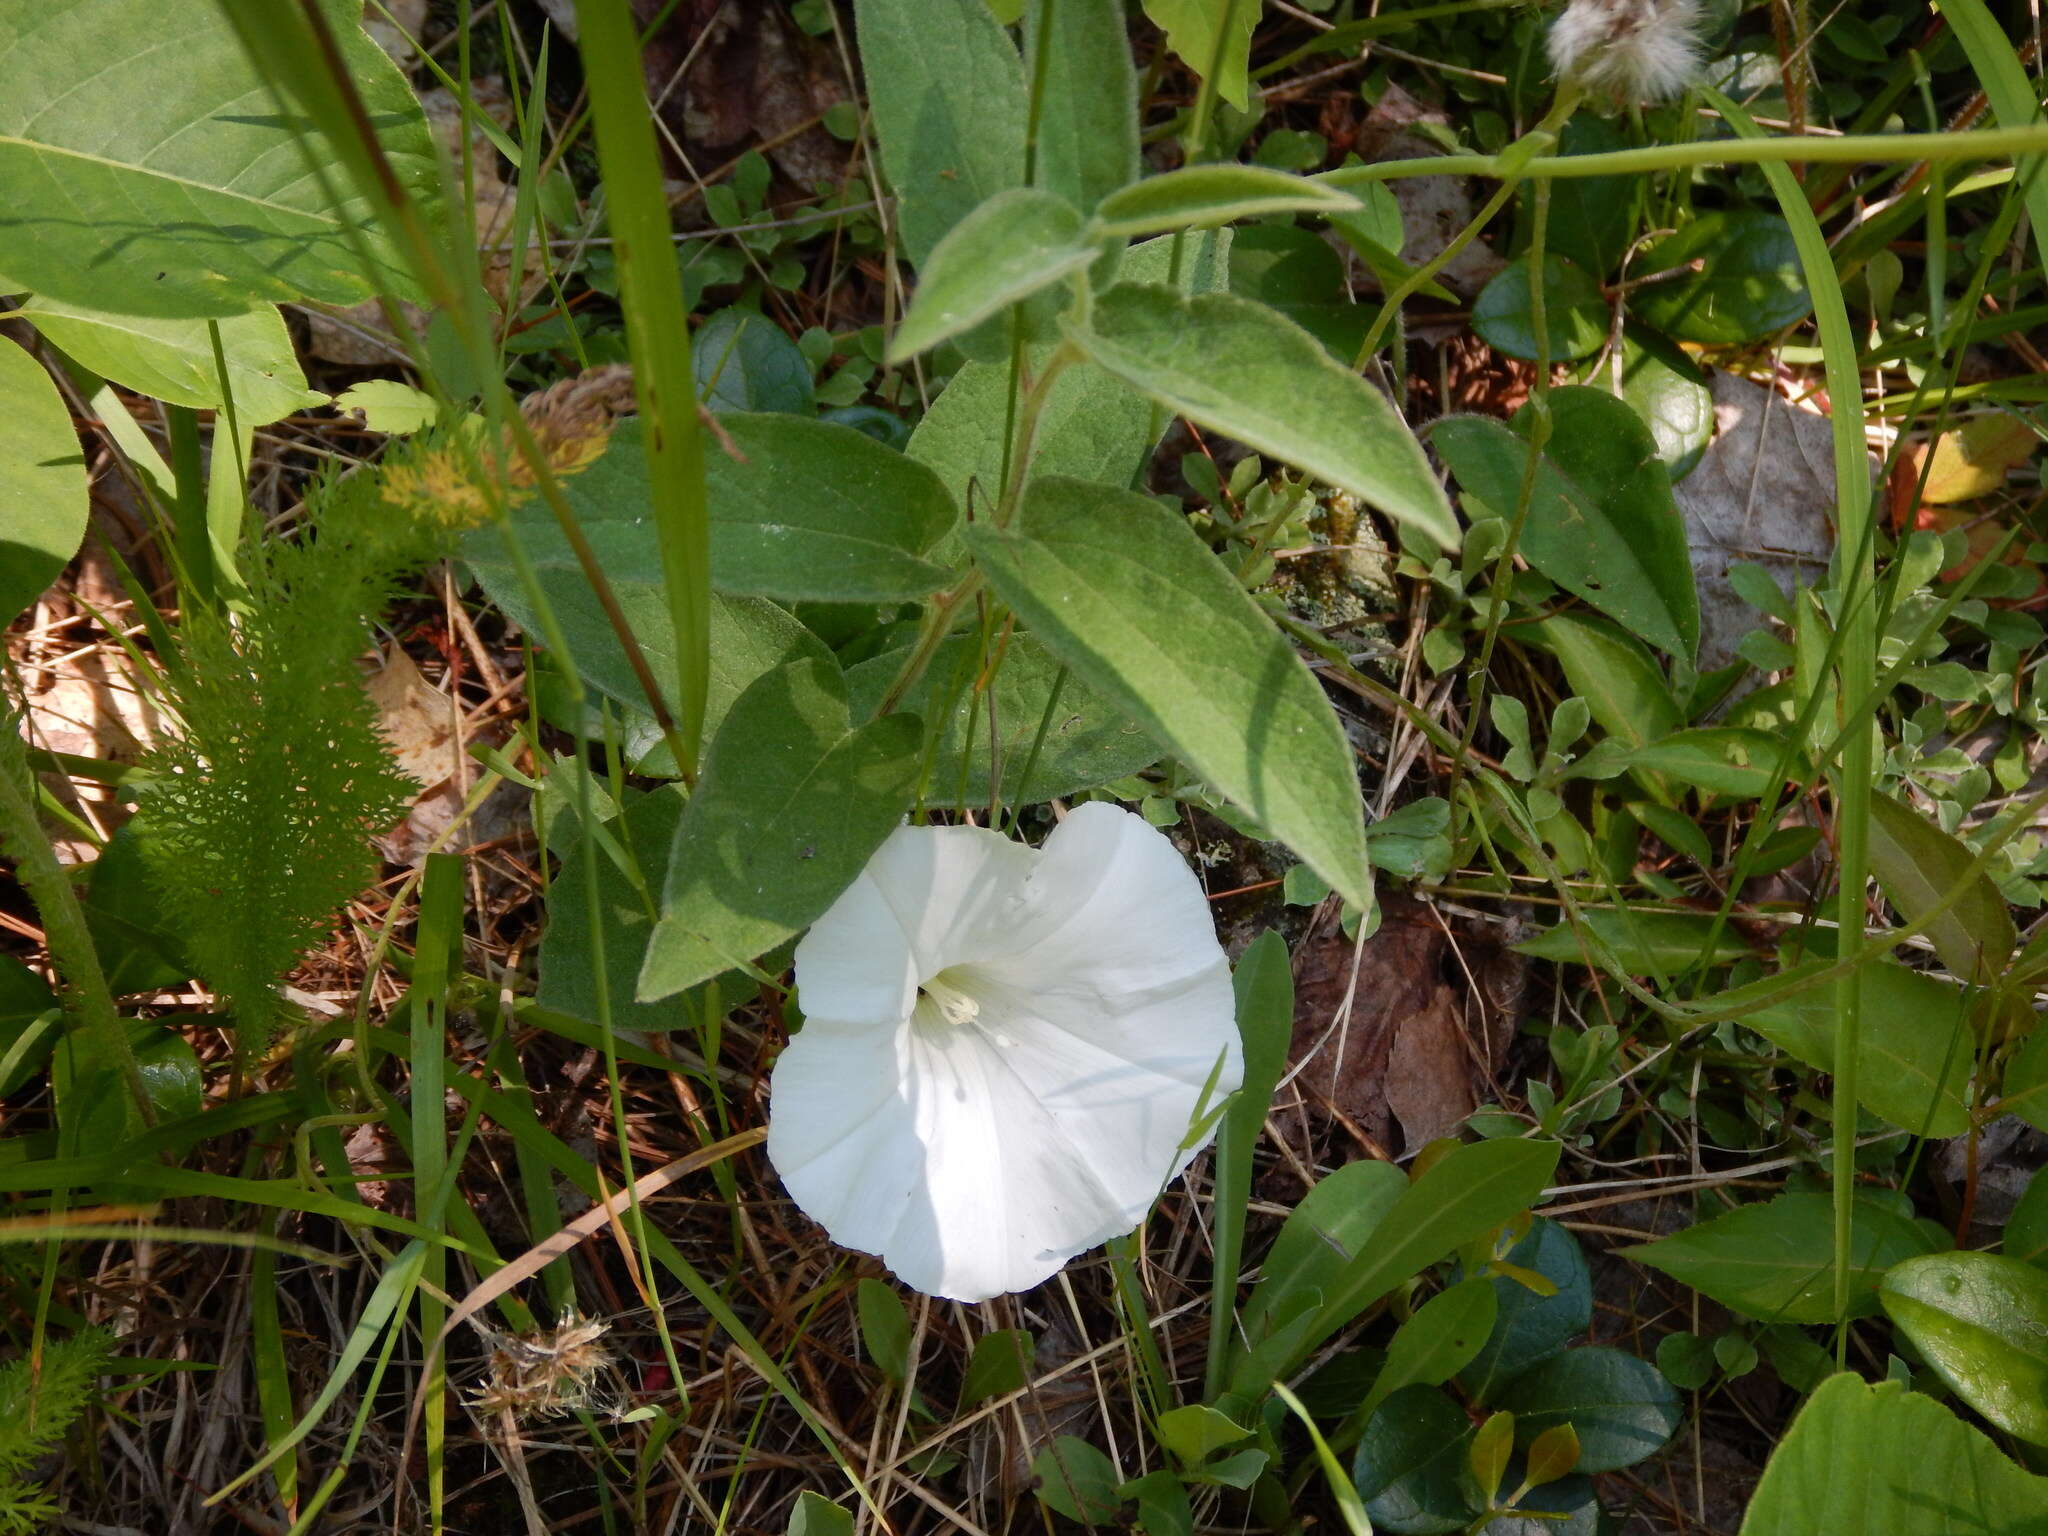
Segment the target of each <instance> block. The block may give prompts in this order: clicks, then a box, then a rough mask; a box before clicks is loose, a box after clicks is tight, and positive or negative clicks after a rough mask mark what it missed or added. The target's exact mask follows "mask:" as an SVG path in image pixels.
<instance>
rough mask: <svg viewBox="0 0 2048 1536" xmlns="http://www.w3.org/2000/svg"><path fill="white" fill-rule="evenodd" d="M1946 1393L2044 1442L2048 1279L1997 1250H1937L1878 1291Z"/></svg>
mask: <svg viewBox="0 0 2048 1536" xmlns="http://www.w3.org/2000/svg"><path fill="white" fill-rule="evenodd" d="M1878 1299H1879V1300H1880V1301H1881V1302H1882V1303H1883V1304H1884V1309H1885V1311H1886V1313H1888V1314H1889V1315H1890V1317H1891V1320H1892V1321H1893V1322H1894V1323H1896V1324H1898V1326H1899V1329H1900V1331H1901V1332H1903V1333H1904V1334H1905V1335H1906V1337H1907V1338H1909V1339H1911V1340H1912V1341H1913V1345H1914V1347H1915V1348H1917V1349H1918V1350H1919V1351H1920V1353H1921V1354H1922V1355H1924V1356H1926V1358H1927V1363H1928V1364H1929V1365H1931V1366H1932V1367H1933V1368H1934V1373H1935V1374H1936V1375H1937V1376H1939V1377H1940V1378H1941V1379H1942V1380H1943V1381H1944V1382H1945V1383H1947V1385H1948V1387H1949V1390H1950V1391H1952V1392H1954V1393H1955V1394H1956V1396H1958V1397H1960V1398H1961V1399H1962V1400H1963V1401H1964V1402H1966V1403H1968V1404H1969V1405H1970V1406H1971V1407H1972V1408H1974V1409H1976V1410H1977V1412H1979V1413H1981V1414H1983V1415H1984V1417H1985V1418H1987V1419H1989V1420H1990V1421H1991V1422H1992V1423H1993V1424H1996V1425H1997V1426H1998V1427H1999V1428H2000V1429H2002V1430H2004V1431H2005V1432H2006V1433H2007V1434H2010V1435H2016V1436H2018V1437H2019V1438H2020V1439H2022V1440H2025V1441H2028V1442H2029V1443H2031V1444H2034V1445H2048V1274H2044V1273H2043V1272H2042V1271H2041V1270H2039V1269H2036V1268H2035V1267H2034V1266H2033V1265H2031V1264H2026V1263H2022V1262H2021V1261H2020V1260H2019V1259H2016V1258H2008V1257H2006V1256H2005V1255H2003V1254H1996V1253H1934V1254H1928V1255H1926V1256H1924V1257H1922V1258H1917V1259H1907V1260H1906V1261H1905V1262H1903V1263H1901V1264H1898V1265H1895V1266H1894V1267H1893V1268H1892V1269H1891V1271H1890V1272H1889V1273H1887V1274H1886V1275H1885V1277H1884V1283H1883V1284H1882V1285H1881V1286H1880V1287H1879V1288H1878Z"/></svg>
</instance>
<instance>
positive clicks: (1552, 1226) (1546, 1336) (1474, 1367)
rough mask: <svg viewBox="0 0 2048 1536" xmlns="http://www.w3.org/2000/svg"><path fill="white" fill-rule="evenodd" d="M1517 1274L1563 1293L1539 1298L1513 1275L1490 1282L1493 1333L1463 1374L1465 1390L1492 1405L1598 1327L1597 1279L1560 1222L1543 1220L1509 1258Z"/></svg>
mask: <svg viewBox="0 0 2048 1536" xmlns="http://www.w3.org/2000/svg"><path fill="white" fill-rule="evenodd" d="M1505 1257H1506V1259H1507V1262H1508V1263H1510V1264H1513V1265H1515V1266H1516V1267H1517V1268H1520V1269H1525V1270H1530V1271H1533V1272H1534V1273H1536V1274H1539V1275H1541V1276H1542V1277H1543V1278H1544V1279H1546V1280H1548V1281H1549V1282H1550V1283H1551V1284H1552V1285H1554V1286H1556V1287H1557V1290H1556V1291H1555V1293H1554V1294H1552V1295H1549V1296H1539V1295H1537V1294H1536V1292H1534V1291H1532V1290H1530V1289H1529V1287H1528V1286H1526V1285H1523V1284H1522V1283H1521V1282H1520V1281H1518V1280H1516V1279H1514V1278H1513V1277H1512V1276H1509V1275H1493V1276H1489V1277H1487V1280H1486V1283H1487V1284H1488V1285H1489V1286H1491V1287H1492V1288H1493V1294H1494V1297H1495V1300H1496V1303H1497V1306H1496V1310H1495V1313H1494V1320H1493V1328H1492V1331H1491V1332H1490V1333H1488V1335H1487V1337H1486V1340H1485V1342H1484V1343H1483V1344H1481V1345H1480V1347H1479V1352H1478V1353H1477V1354H1475V1355H1474V1356H1473V1357H1472V1360H1471V1363H1470V1364H1468V1365H1466V1366H1465V1367H1463V1368H1462V1369H1461V1370H1460V1371H1459V1373H1458V1380H1459V1382H1460V1383H1461V1384H1462V1385H1463V1386H1464V1388H1465V1390H1466V1391H1468V1392H1470V1393H1471V1394H1472V1395H1473V1396H1474V1397H1476V1398H1477V1399H1478V1400H1479V1401H1480V1402H1482V1403H1485V1402H1491V1401H1492V1400H1493V1394H1494V1392H1495V1391H1496V1389H1498V1388H1499V1387H1500V1386H1502V1385H1503V1384H1505V1383H1506V1382H1509V1381H1512V1380H1513V1379H1514V1378H1515V1377H1517V1376H1519V1375H1521V1374H1522V1372H1524V1371H1526V1370H1527V1369H1529V1367H1530V1366H1532V1365H1534V1364H1536V1363H1537V1362H1538V1361H1539V1360H1547V1359H1549V1358H1550V1357H1551V1356H1552V1355H1554V1354H1556V1353H1557V1352H1558V1351H1559V1350H1561V1349H1563V1348H1564V1347H1565V1345H1566V1344H1567V1343H1568V1342H1569V1341H1570V1340H1572V1339H1574V1338H1576V1337H1577V1336H1578V1335H1579V1334H1582V1333H1584V1332H1585V1331H1586V1329H1587V1328H1588V1327H1589V1326H1590V1325H1591V1324H1592V1321H1593V1276H1592V1271H1591V1270H1590V1269H1588V1268H1587V1266H1586V1255H1585V1251H1584V1250H1583V1249H1581V1248H1580V1247H1579V1240H1578V1239H1577V1238H1575V1237H1573V1236H1572V1235H1571V1233H1570V1232H1568V1231H1567V1230H1566V1229H1565V1228H1563V1227H1561V1226H1559V1225H1558V1224H1557V1223H1556V1222H1554V1221H1547V1220H1545V1219H1544V1218H1543V1217H1540V1216H1539V1217H1537V1218H1536V1220H1535V1221H1534V1222H1532V1223H1531V1224H1530V1226H1529V1231H1528V1232H1527V1234H1526V1235H1524V1236H1523V1237H1522V1239H1521V1240H1520V1241H1519V1242H1517V1243H1516V1244H1515V1245H1514V1247H1512V1248H1510V1249H1509V1250H1508V1251H1507V1254H1506V1255H1505Z"/></svg>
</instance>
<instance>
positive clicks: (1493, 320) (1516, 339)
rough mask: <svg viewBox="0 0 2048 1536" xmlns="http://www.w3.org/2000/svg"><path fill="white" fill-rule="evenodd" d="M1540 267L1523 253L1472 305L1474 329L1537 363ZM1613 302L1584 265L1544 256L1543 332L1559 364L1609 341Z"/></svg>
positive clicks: (1510, 353)
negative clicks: (1609, 311) (1609, 310)
mask: <svg viewBox="0 0 2048 1536" xmlns="http://www.w3.org/2000/svg"><path fill="white" fill-rule="evenodd" d="M1535 271H1536V265H1535V263H1534V262H1533V261H1531V260H1530V259H1529V258H1528V257H1527V256H1517V257H1516V258H1515V259H1514V260H1513V261H1511V262H1509V263H1508V264H1507V265H1506V266H1505V267H1502V268H1501V269H1500V271H1498V272H1496V273H1495V274H1494V275H1493V277H1492V279H1491V280H1490V281H1489V282H1488V283H1487V285H1486V286H1485V287H1484V288H1483V289H1481V290H1480V292H1479V297H1478V299H1477V300H1475V301H1474V302H1473V305H1472V329H1473V330H1475V331H1477V332H1478V333H1479V336H1480V339H1481V340H1482V341H1484V342H1485V343H1486V344H1487V345H1488V346H1490V347H1493V348H1494V349H1495V350H1497V351H1501V352H1505V353H1507V355H1508V356H1509V357H1519V358H1523V359H1527V360H1531V361H1533V360H1534V359H1535V357H1536V355H1537V352H1538V348H1537V345H1536V342H1537V335H1536V294H1535V289H1536V279H1535ZM1607 331H1608V317H1607V300H1606V298H1605V297H1604V296H1603V295H1602V294H1601V292H1600V284H1599V283H1598V282H1596V281H1595V280H1594V279H1593V278H1591V277H1589V276H1588V275H1587V274H1586V271H1585V269H1584V268H1583V267H1581V266H1579V265H1578V264H1577V263H1576V262H1574V261H1572V260H1570V259H1569V258H1568V257H1564V256H1560V255H1558V254H1556V253H1555V252H1550V253H1547V254H1546V255H1545V256H1544V258H1543V334H1544V335H1545V336H1546V337H1548V338H1549V343H1550V344H1549V346H1548V347H1547V348H1545V349H1544V350H1545V351H1547V352H1548V354H1549V357H1550V360H1551V361H1552V362H1554V363H1563V362H1569V361H1571V360H1572V359H1573V358H1575V357H1585V356H1586V355H1587V354H1589V353H1591V352H1594V351H1597V350H1598V349H1599V347H1600V344H1601V343H1602V342H1604V341H1605V340H1607Z"/></svg>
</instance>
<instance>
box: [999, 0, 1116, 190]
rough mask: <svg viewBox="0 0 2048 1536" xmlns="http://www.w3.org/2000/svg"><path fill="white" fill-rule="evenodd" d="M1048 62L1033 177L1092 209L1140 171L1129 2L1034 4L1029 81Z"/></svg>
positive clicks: (1027, 31) (1027, 25)
mask: <svg viewBox="0 0 2048 1536" xmlns="http://www.w3.org/2000/svg"><path fill="white" fill-rule="evenodd" d="M1044 15H1049V16H1051V17H1052V31H1051V34H1050V35H1049V36H1048V35H1043V34H1041V33H1040V31H1039V21H1040V19H1041V17H1042V16H1044ZM1041 60H1043V63H1044V66H1045V67H1044V72H1043V79H1044V81H1045V91H1044V95H1043V97H1042V98H1041V100H1040V102H1039V109H1038V136H1037V140H1036V143H1037V158H1036V161H1035V162H1034V175H1033V181H1034V184H1035V185H1037V186H1041V187H1044V188H1045V189H1046V190H1047V191H1048V192H1055V193H1057V194H1058V195H1059V196H1061V197H1063V198H1065V199H1066V200H1067V201H1068V202H1069V203H1071V204H1072V205H1073V206H1074V207H1076V208H1078V209H1082V210H1084V211H1085V210H1087V209H1089V208H1093V207H1094V206H1095V205H1096V203H1098V202H1099V201H1101V200H1102V198H1104V197H1105V196H1107V195H1108V194H1109V193H1111V192H1114V191H1115V190H1116V189H1117V188H1118V187H1121V186H1124V185H1126V184H1127V183H1129V182H1131V181H1133V180H1135V179H1136V178H1137V175H1138V170H1139V160H1138V76H1137V71H1136V70H1135V69H1133V68H1132V67H1131V38H1130V23H1129V21H1128V19H1127V18H1126V17H1125V15H1124V7H1123V3H1122V0H1059V3H1058V4H1057V5H1055V6H1053V7H1051V8H1050V9H1047V8H1044V7H1041V6H1037V5H1033V6H1032V7H1031V8H1030V10H1029V12H1028V14H1027V15H1026V17H1025V22H1024V67H1025V70H1026V78H1027V79H1028V78H1031V77H1032V76H1033V75H1034V74H1036V73H1037V72H1038V66H1039V63H1040V61H1041Z"/></svg>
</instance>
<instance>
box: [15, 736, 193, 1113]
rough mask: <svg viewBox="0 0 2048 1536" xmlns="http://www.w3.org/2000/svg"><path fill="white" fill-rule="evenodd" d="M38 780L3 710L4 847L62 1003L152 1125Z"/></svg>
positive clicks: (125, 1036) (144, 1091)
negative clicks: (39, 814) (39, 804)
mask: <svg viewBox="0 0 2048 1536" xmlns="http://www.w3.org/2000/svg"><path fill="white" fill-rule="evenodd" d="M33 783H34V780H33V777H32V776H31V774H30V772H29V766H28V747H27V744H26V743H25V742H23V741H22V739H21V735H20V722H19V720H17V719H16V718H14V717H13V716H12V715H9V716H6V717H4V718H0V850H5V852H6V853H7V854H8V855H9V856H10V857H11V858H12V859H13V860H14V866H15V874H16V877H17V878H18V879H19V880H20V881H21V884H22V887H23V888H24V889H25V890H27V892H28V894H29V897H30V899H31V900H33V901H34V902H35V904H36V911H37V913H38V914H39V915H40V916H41V917H42V920H43V942H44V944H45V945H46V946H47V948H48V949H49V951H50V961H51V964H52V965H53V966H54V967H55V969H56V972H57V976H58V978H59V980H60V981H61V983H62V985H63V996H64V1011H65V1012H66V1013H67V1014H69V1015H70V1016H71V1020H72V1022H73V1023H74V1024H75V1025H76V1026H77V1027H78V1028H79V1030H80V1031H81V1032H82V1033H83V1034H84V1035H85V1036H86V1037H87V1038H88V1039H89V1040H90V1041H91V1042H92V1047H93V1050H94V1051H95V1052H96V1053H97V1054H98V1056H99V1058H100V1060H102V1061H106V1062H112V1063H113V1064H114V1067H115V1069H116V1070H117V1071H119V1072H120V1074H121V1077H122V1080H123V1082H125V1083H126V1085H127V1088H128V1096H129V1098H130V1099H131V1100H132V1101H133V1102H134V1105H135V1112H136V1114H138V1115H140V1116H141V1117H142V1123H143V1124H144V1125H146V1126H154V1125H155V1124H156V1110H155V1109H154V1108H152V1107H151V1105H150V1102H149V1093H148V1090H147V1089H146V1088H144V1086H143V1082H142V1069H141V1067H140V1066H138V1065H137V1064H136V1060H135V1052H134V1051H133V1050H132V1049H130V1048H129V1045H128V1032H127V1030H126V1029H125V1028H124V1027H123V1026H122V1023H121V1018H120V1015H119V1014H117V1013H116V1012H115V1011H114V994H113V992H112V991H111V990H110V989H109V988H108V986H107V975H106V972H105V971H104V970H103V969H101V967H100V955H99V950H98V949H97V948H95V947H94V945H93V941H92V933H91V930H89V929H88V928H87V927H86V925H85V910H84V908H83V907H81V906H80V905H79V902H78V893H77V892H76V891H74V890H72V888H71V882H70V881H69V880H68V879H67V878H65V874H64V870H63V868H62V866H61V865H59V864H58V863H57V855H56V854H55V853H54V852H53V851H52V850H51V848H50V841H49V839H48V838H46V837H44V836H43V829H42V826H41V824H40V823H39V822H38V821H37V819H36V802H35V795H34V792H33V787H32V786H33Z"/></svg>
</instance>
